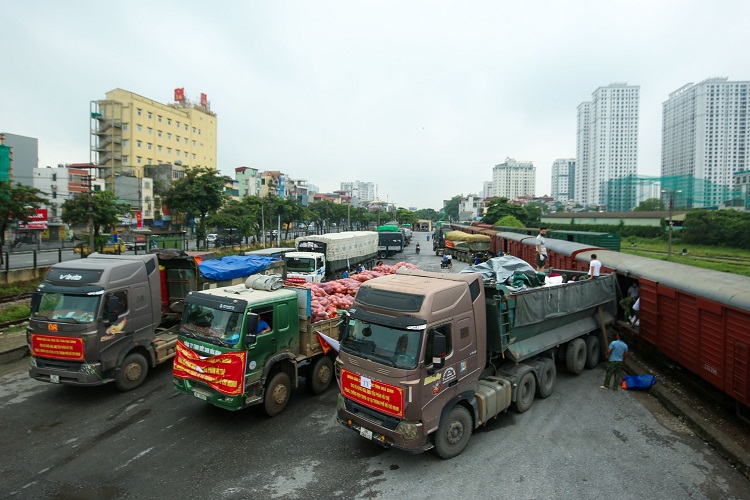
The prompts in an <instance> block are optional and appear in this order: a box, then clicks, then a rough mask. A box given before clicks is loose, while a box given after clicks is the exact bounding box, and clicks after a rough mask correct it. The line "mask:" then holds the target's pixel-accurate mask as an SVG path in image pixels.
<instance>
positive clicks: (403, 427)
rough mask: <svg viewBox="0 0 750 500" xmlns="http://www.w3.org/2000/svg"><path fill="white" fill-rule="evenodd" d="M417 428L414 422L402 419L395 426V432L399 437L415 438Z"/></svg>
mask: <svg viewBox="0 0 750 500" xmlns="http://www.w3.org/2000/svg"><path fill="white" fill-rule="evenodd" d="M417 428H418V426H417V424H416V423H414V422H409V421H408V420H402V421H401V422H399V423H398V425H397V426H396V432H398V433H399V434H401V437H403V438H404V439H406V440H407V441H409V440H411V439H416V438H417Z"/></svg>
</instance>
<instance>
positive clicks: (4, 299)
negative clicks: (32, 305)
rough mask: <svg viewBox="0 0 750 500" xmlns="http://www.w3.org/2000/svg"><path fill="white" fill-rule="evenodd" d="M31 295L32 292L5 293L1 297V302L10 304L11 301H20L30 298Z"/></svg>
mask: <svg viewBox="0 0 750 500" xmlns="http://www.w3.org/2000/svg"><path fill="white" fill-rule="evenodd" d="M29 297H31V292H26V293H17V294H15V295H5V296H3V297H0V304H10V303H11V302H18V301H19V300H24V299H28V298H29Z"/></svg>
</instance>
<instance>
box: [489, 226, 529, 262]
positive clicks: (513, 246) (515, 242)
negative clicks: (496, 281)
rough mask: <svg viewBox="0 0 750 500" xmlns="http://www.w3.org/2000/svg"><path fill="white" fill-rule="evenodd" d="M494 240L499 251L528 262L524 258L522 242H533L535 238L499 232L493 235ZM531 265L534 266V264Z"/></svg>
mask: <svg viewBox="0 0 750 500" xmlns="http://www.w3.org/2000/svg"><path fill="white" fill-rule="evenodd" d="M495 238H497V239H498V243H497V245H496V246H497V247H498V248H499V249H500V250H502V251H503V252H505V253H509V254H510V255H513V256H514V257H518V258H519V259H523V260H526V261H527V262H528V260H527V259H526V258H525V257H524V248H525V245H524V244H523V241H524V240H529V239H531V240H534V239H535V238H536V236H530V235H528V234H518V233H505V232H499V233H497V235H495ZM490 248H491V247H490ZM495 255H497V253H495ZM532 265H534V266H535V265H536V264H532Z"/></svg>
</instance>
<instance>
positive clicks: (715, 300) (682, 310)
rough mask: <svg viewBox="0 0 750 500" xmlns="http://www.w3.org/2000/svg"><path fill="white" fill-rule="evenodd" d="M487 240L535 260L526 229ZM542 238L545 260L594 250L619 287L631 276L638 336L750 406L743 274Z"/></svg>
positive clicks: (581, 260)
mask: <svg viewBox="0 0 750 500" xmlns="http://www.w3.org/2000/svg"><path fill="white" fill-rule="evenodd" d="M493 244H494V245H495V247H494V248H498V249H500V250H503V251H506V252H510V253H511V254H512V255H515V256H517V257H520V258H522V259H524V260H525V261H527V262H528V263H529V264H531V265H532V266H533V265H536V255H535V254H536V248H535V246H536V242H535V241H534V237H532V236H530V235H528V234H521V233H510V232H500V233H497V234H496V235H495V237H494V238H493ZM546 245H547V252H548V255H549V266H550V267H552V268H558V269H559V268H563V269H577V270H581V271H586V270H588V266H589V262H590V261H591V256H592V254H596V256H597V258H598V260H599V261H601V262H602V269H601V272H603V273H609V272H615V273H617V275H618V284H619V289H620V291H621V293H622V292H624V291H625V290H626V289H627V288H628V286H629V284H630V282H632V281H634V280H635V281H638V283H639V285H640V296H641V303H640V327H639V334H638V335H639V337H641V338H642V339H643V340H644V341H646V342H648V343H649V344H651V345H652V346H654V347H655V348H656V349H657V350H659V351H660V352H662V353H663V354H665V355H666V356H668V357H669V358H671V359H672V360H673V361H675V362H677V363H679V364H680V365H681V366H683V367H685V368H686V369H688V370H690V371H692V372H693V373H695V374H696V375H698V376H699V377H701V378H702V379H704V380H706V381H707V382H709V383H710V384H712V385H714V386H715V387H717V388H718V389H720V390H721V391H723V392H724V393H725V394H727V395H729V396H730V397H732V398H733V399H734V400H735V401H736V402H737V404H738V406H737V408H738V411H742V412H743V413H746V412H748V411H750V278H748V277H746V276H740V275H736V274H730V273H723V272H718V271H711V270H708V269H701V268H698V267H693V266H687V265H684V264H677V263H674V262H666V261H661V260H658V259H650V258H647V257H640V256H636V255H629V254H623V253H620V252H616V251H612V250H607V249H603V248H597V247H594V246H591V245H586V244H581V243H575V242H568V241H563V240H553V239H549V238H548V239H546ZM494 248H493V249H494ZM619 314H620V316H622V311H620V312H619Z"/></svg>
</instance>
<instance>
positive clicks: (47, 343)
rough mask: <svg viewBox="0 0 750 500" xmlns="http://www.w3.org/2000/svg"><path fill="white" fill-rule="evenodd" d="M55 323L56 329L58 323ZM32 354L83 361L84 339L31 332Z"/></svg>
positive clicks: (41, 356)
mask: <svg viewBox="0 0 750 500" xmlns="http://www.w3.org/2000/svg"><path fill="white" fill-rule="evenodd" d="M52 325H54V326H55V328H50V330H56V327H57V325H56V324H54V323H50V326H52ZM31 355H32V356H37V357H40V358H54V359H65V360H69V361H83V339H82V338H73V337H56V336H52V335H39V334H37V333H32V334H31Z"/></svg>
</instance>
